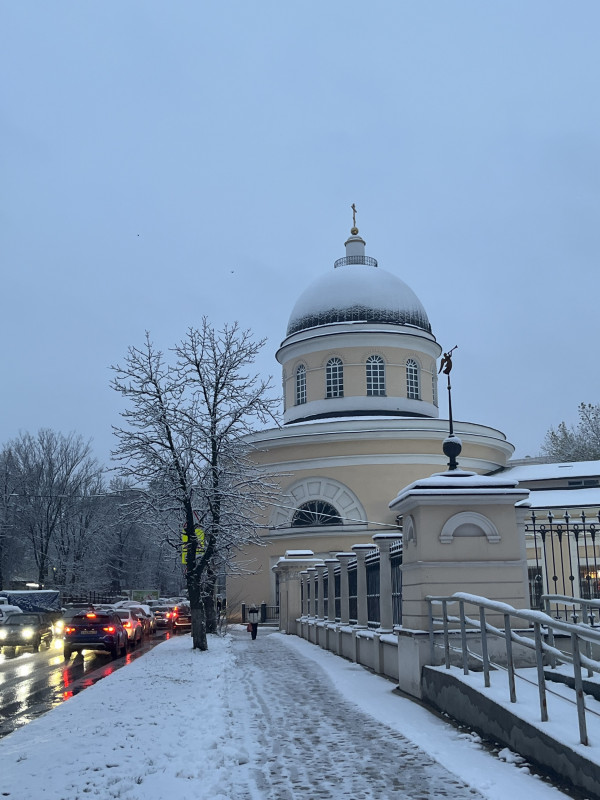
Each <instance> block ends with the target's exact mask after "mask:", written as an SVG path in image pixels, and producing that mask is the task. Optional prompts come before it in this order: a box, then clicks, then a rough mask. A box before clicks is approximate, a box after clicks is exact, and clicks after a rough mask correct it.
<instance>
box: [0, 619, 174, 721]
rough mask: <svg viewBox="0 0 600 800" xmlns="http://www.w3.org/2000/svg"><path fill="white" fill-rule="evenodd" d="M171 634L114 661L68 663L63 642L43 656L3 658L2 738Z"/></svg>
mask: <svg viewBox="0 0 600 800" xmlns="http://www.w3.org/2000/svg"><path fill="white" fill-rule="evenodd" d="M169 635H172V634H168V633H166V632H165V631H161V632H157V633H156V634H154V636H151V637H149V638H145V639H144V640H143V642H142V644H141V645H138V646H137V647H136V648H135V650H128V651H127V655H126V656H123V657H122V658H117V659H115V660H114V661H113V660H112V659H111V657H110V656H109V655H108V654H106V655H105V654H103V653H86V654H85V655H75V656H73V658H71V660H70V661H69V662H65V660H64V658H63V652H62V641H60V640H54V641H53V643H52V647H51V648H50V649H49V650H42V651H41V652H40V653H30V652H18V654H17V655H15V656H6V655H0V737H2V736H6V734H8V733H11V732H12V731H14V730H15V729H16V728H20V727H21V726H23V725H26V724H27V723H28V722H31V720H32V719H35V718H36V717H39V716H40V715H41V714H45V713H46V712H47V711H49V710H50V709H51V708H54V707H55V706H57V705H59V704H60V703H62V702H64V701H65V700H68V699H69V697H72V696H73V695H74V694H77V693H78V692H81V691H82V690H83V689H87V687H88V686H92V685H93V684H94V683H96V681H99V680H101V679H102V678H105V677H106V676H107V675H110V674H111V673H112V672H114V671H115V670H117V669H121V668H122V667H125V666H127V664H130V663H131V662H132V661H134V660H135V659H136V658H140V656H143V655H144V653H147V652H148V650H150V649H151V648H152V647H155V646H156V645H157V644H159V643H160V642H162V641H164V639H165V638H166V637H168V636H169Z"/></svg>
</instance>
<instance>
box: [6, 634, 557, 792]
mask: <svg viewBox="0 0 600 800" xmlns="http://www.w3.org/2000/svg"><path fill="white" fill-rule="evenodd" d="M209 648H210V649H209V650H208V652H206V653H200V652H198V651H193V650H192V649H191V640H190V637H189V636H181V637H175V638H172V639H170V640H169V641H166V642H164V643H163V644H161V645H158V646H157V647H155V648H154V649H153V650H151V651H150V652H149V653H148V654H147V655H145V656H144V657H143V658H139V659H137V660H136V661H135V662H134V663H132V664H130V665H129V666H127V667H126V668H123V669H120V670H117V671H116V672H115V673H113V674H112V675H110V676H109V677H108V678H106V679H104V680H102V681H100V682H98V683H97V684H95V685H94V686H92V687H90V688H89V689H86V690H85V691H84V692H82V693H80V694H78V695H76V696H74V697H72V698H71V699H69V700H67V701H66V702H65V703H63V704H62V705H61V706H59V707H57V708H56V709H54V710H53V711H51V712H49V713H48V714H46V715H45V716H43V717H41V718H39V719H37V720H35V721H33V722H31V723H30V724H29V725H27V726H25V727H23V728H20V729H19V730H17V731H15V732H14V733H12V734H10V735H9V736H7V737H6V738H4V739H3V740H1V741H0V797H8V798H10V800H32V798H44V799H45V800H84V798H88V797H100V798H102V799H103V800H109V799H110V798H122V800H199V799H200V800H265V799H266V798H269V800H293V799H294V798H302V800H311V798H320V799H323V798H351V800H371V799H372V798H373V799H375V798H378V799H379V800H384V798H385V799H386V800H388V798H419V800H425V798H431V799H432V800H433V798H439V797H440V796H443V797H445V798H456V800H458V798H461V800H462V799H463V798H473V799H475V798H489V800H506V799H507V798H524V797H526V798H527V799H528V800H558V799H559V798H564V797H565V795H564V794H563V793H561V792H560V791H558V790H557V789H555V788H553V787H551V786H549V785H547V784H546V783H544V782H543V781H542V780H540V779H539V778H536V777H535V776H533V775H531V774H529V770H528V769H527V767H526V766H525V765H523V764H522V763H520V760H519V759H518V758H515V757H513V755H512V754H510V753H509V752H507V751H505V752H503V753H502V754H501V755H502V758H499V757H498V756H494V755H492V754H490V753H488V752H487V751H486V750H485V749H483V747H482V746H481V743H480V740H479V739H478V737H477V736H475V735H472V734H469V733H461V732H459V731H457V730H456V729H455V728H453V727H451V726H450V725H448V724H446V723H445V722H444V721H442V720H441V719H439V718H437V717H436V716H434V715H432V714H430V713H429V712H427V711H426V710H425V709H424V708H422V707H421V706H419V705H418V704H416V703H413V702H411V701H410V700H407V699H405V698H403V697H400V696H399V695H397V694H395V693H394V692H393V690H394V684H393V683H391V682H389V681H387V680H385V679H384V678H380V677H378V676H375V675H372V674H371V673H369V672H368V671H367V670H365V669H364V668H363V667H360V666H358V665H356V664H352V663H350V662H347V661H345V660H344V659H341V658H339V657H337V656H335V655H332V654H330V653H327V652H325V651H323V650H321V649H320V648H318V647H316V646H315V645H311V644H309V643H308V642H305V641H304V640H301V639H299V638H297V637H294V636H284V635H281V634H279V633H277V632H273V631H271V630H268V629H265V628H261V629H260V630H259V636H258V639H257V640H256V641H255V642H253V641H251V639H250V636H249V634H247V633H246V631H245V628H242V627H241V626H236V627H234V628H233V629H230V631H229V633H228V634H227V635H226V636H224V637H216V636H211V637H210V638H209ZM502 759H504V760H502Z"/></svg>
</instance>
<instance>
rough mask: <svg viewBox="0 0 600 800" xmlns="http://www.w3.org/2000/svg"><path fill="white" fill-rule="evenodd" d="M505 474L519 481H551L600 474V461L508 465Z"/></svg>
mask: <svg viewBox="0 0 600 800" xmlns="http://www.w3.org/2000/svg"><path fill="white" fill-rule="evenodd" d="M503 474H504V475H507V476H510V477H511V478H516V479H517V480H518V481H549V480H557V479H561V478H563V479H565V478H566V479H573V478H587V477H592V476H593V477H598V476H600V461H570V462H567V463H564V464H536V463H534V464H519V465H518V466H514V467H511V466H510V464H509V465H508V467H507V469H506V470H505V471H504V473H503Z"/></svg>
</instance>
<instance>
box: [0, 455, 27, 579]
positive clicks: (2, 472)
mask: <svg viewBox="0 0 600 800" xmlns="http://www.w3.org/2000/svg"><path fill="white" fill-rule="evenodd" d="M17 486H18V474H17V469H16V465H15V460H14V457H13V454H12V452H11V450H10V448H9V447H7V448H4V449H3V451H2V452H1V453H0V589H4V588H6V587H5V585H4V583H5V580H6V573H7V572H10V571H12V569H13V568H14V567H16V565H17V564H21V563H22V557H23V552H22V551H23V544H22V541H21V540H20V537H19V526H18V524H17V519H18V517H17V510H18V503H17V494H16V489H17Z"/></svg>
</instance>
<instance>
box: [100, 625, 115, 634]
mask: <svg viewBox="0 0 600 800" xmlns="http://www.w3.org/2000/svg"><path fill="white" fill-rule="evenodd" d="M102 630H103V631H105V632H106V633H114V632H115V626H114V625H107V626H106V628H102Z"/></svg>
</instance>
